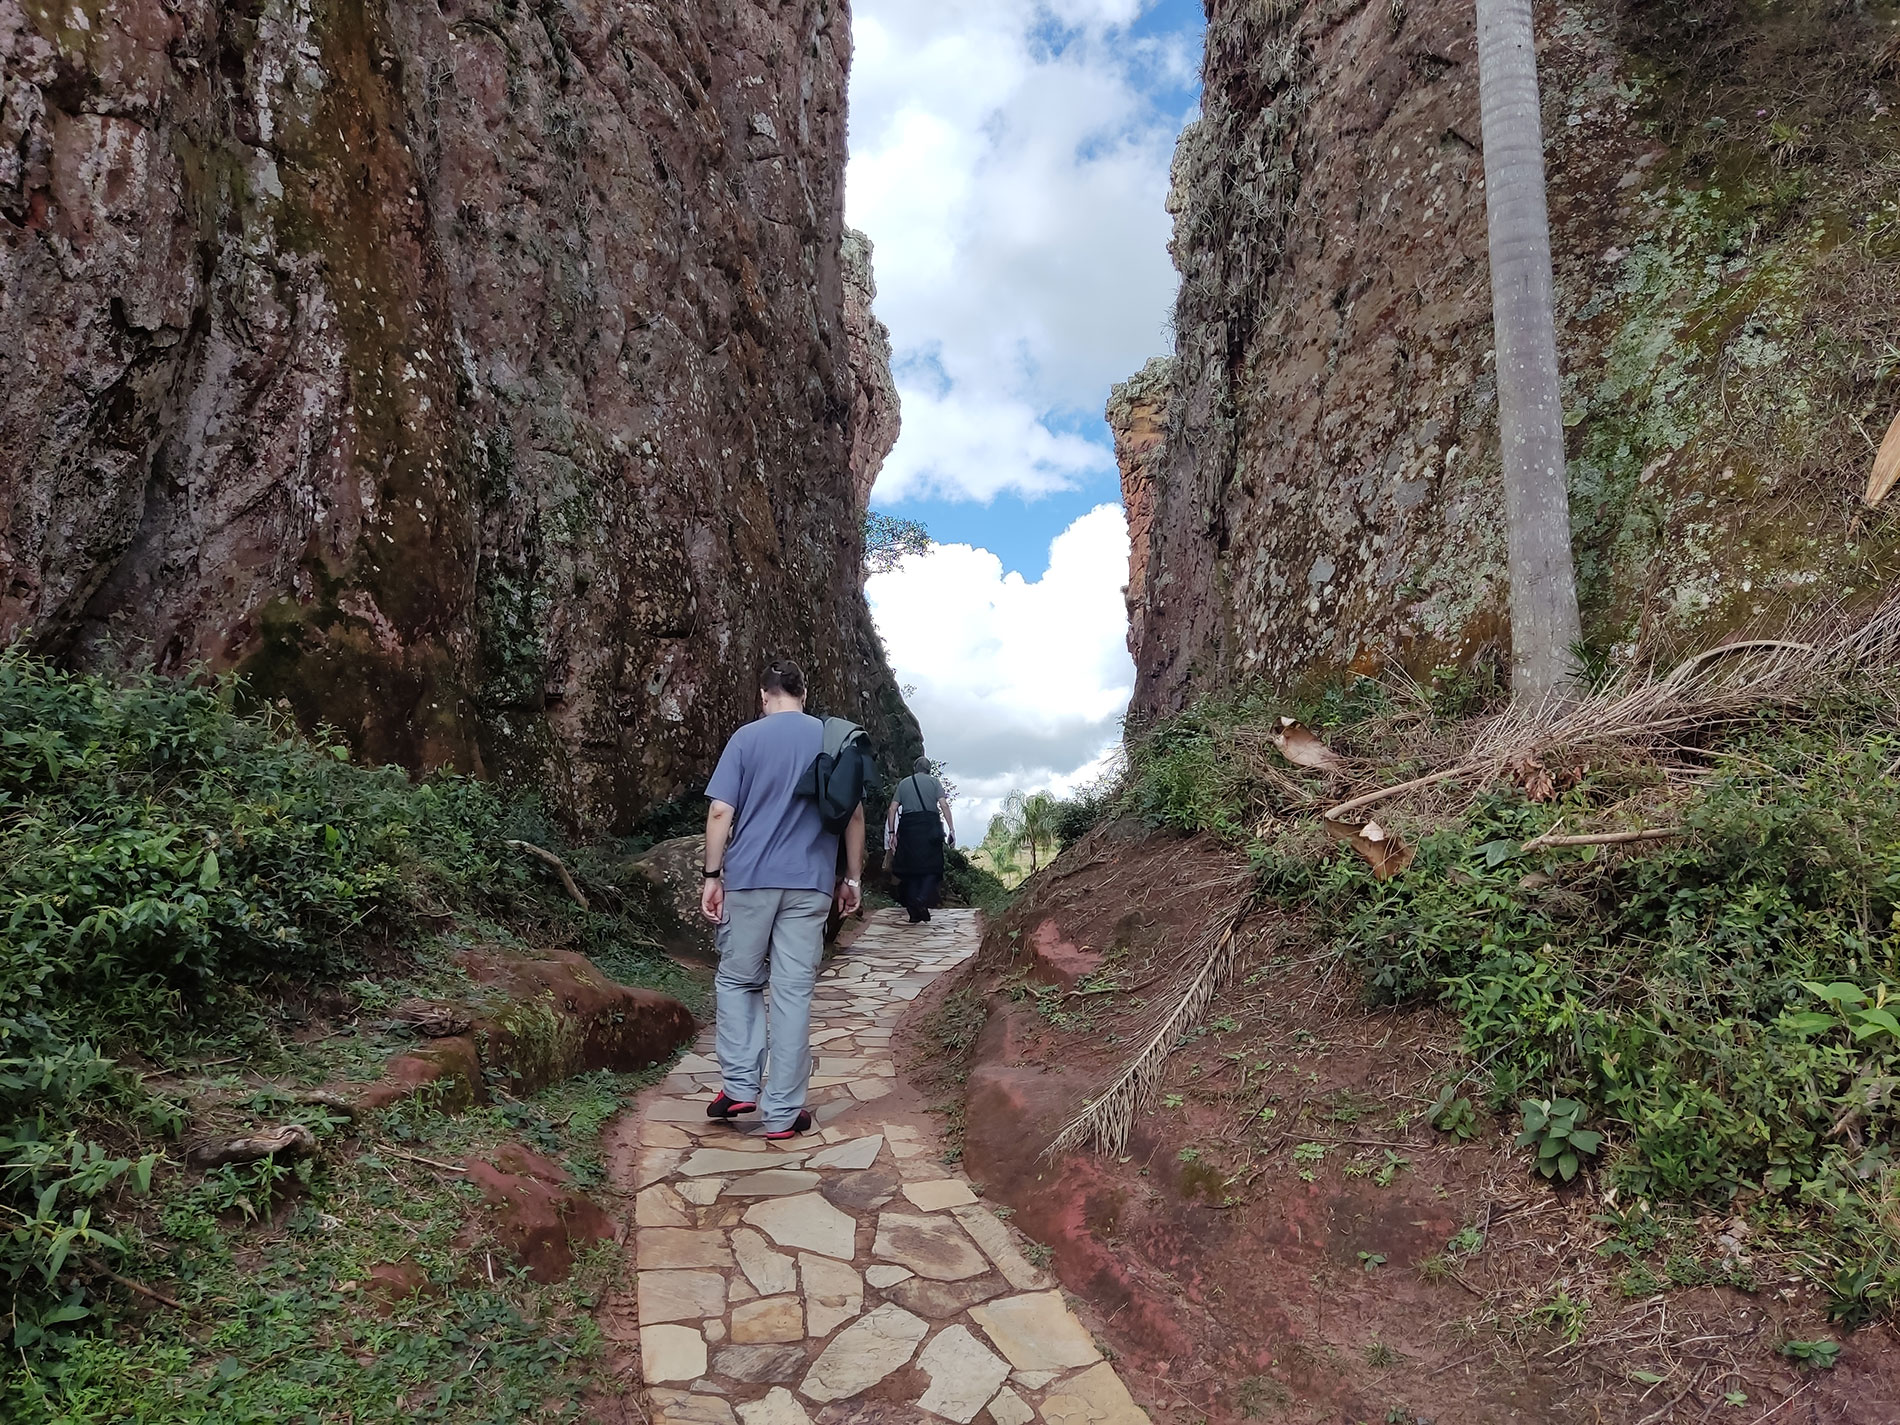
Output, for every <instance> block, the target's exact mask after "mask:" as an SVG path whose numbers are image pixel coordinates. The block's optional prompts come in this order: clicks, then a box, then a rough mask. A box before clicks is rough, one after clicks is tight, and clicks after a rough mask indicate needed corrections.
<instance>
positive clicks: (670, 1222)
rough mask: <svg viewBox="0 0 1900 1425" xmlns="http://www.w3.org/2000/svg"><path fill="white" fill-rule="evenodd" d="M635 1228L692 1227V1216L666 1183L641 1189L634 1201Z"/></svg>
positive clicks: (678, 1196)
mask: <svg viewBox="0 0 1900 1425" xmlns="http://www.w3.org/2000/svg"><path fill="white" fill-rule="evenodd" d="M633 1225H634V1226H635V1227H691V1226H692V1225H693V1218H692V1214H691V1213H690V1212H689V1211H688V1210H687V1207H686V1204H685V1203H684V1202H683V1201H682V1200H681V1199H680V1195H679V1194H678V1193H676V1192H674V1191H673V1189H672V1188H670V1187H668V1186H667V1185H666V1184H665V1183H655V1184H654V1185H653V1186H652V1187H649V1188H641V1189H640V1191H639V1193H638V1194H636V1195H635V1197H634V1199H633Z"/></svg>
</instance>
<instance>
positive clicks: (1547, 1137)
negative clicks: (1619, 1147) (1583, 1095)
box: [1517, 1098, 1603, 1182]
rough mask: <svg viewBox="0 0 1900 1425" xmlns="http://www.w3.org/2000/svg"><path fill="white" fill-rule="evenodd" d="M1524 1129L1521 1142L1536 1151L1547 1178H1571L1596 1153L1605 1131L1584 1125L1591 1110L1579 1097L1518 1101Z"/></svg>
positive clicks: (1519, 1143) (1567, 1179) (1525, 1146)
mask: <svg viewBox="0 0 1900 1425" xmlns="http://www.w3.org/2000/svg"><path fill="white" fill-rule="evenodd" d="M1518 1111H1519V1112H1520V1113H1522V1114H1523V1115H1524V1131H1523V1132H1522V1133H1520V1134H1518V1135H1517V1146H1518V1147H1520V1148H1531V1149H1534V1150H1535V1151H1536V1163H1537V1171H1538V1172H1540V1173H1542V1174H1543V1175H1544V1176H1545V1177H1547V1178H1562V1179H1563V1180H1564V1181H1565V1182H1569V1181H1570V1180H1571V1179H1572V1178H1574V1177H1575V1176H1576V1175H1577V1169H1578V1168H1579V1167H1580V1166H1582V1163H1583V1159H1584V1158H1586V1157H1595V1156H1596V1153H1597V1150H1598V1149H1599V1148H1601V1147H1602V1146H1603V1135H1602V1134H1601V1133H1598V1132H1596V1131H1594V1130H1592V1129H1589V1128H1585V1127H1583V1126H1582V1124H1583V1120H1584V1118H1585V1116H1586V1115H1587V1114H1588V1112H1589V1110H1588V1109H1586V1108H1585V1107H1584V1106H1583V1105H1582V1104H1580V1103H1578V1102H1577V1101H1576V1100H1575V1099H1569V1098H1530V1099H1525V1100H1524V1101H1523V1102H1522V1103H1520V1104H1519V1105H1518Z"/></svg>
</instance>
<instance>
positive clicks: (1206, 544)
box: [1109, 0, 1900, 716]
mask: <svg viewBox="0 0 1900 1425" xmlns="http://www.w3.org/2000/svg"><path fill="white" fill-rule="evenodd" d="M1884 13H1885V12H1884V11H1883V12H1882V15H1884ZM1537 19H1538V25H1539V34H1540V55H1539V60H1540V66H1541V70H1542V78H1543V85H1544V100H1545V102H1544V127H1545V133H1546V138H1547V141H1548V160H1549V168H1550V194H1551V219H1552V227H1553V243H1554V248H1555V254H1556V266H1557V272H1556V276H1557V287H1558V302H1559V322H1560V331H1559V344H1560V348H1561V351H1562V355H1563V364H1564V372H1565V380H1566V393H1565V404H1566V410H1567V412H1568V413H1569V417H1570V419H1571V421H1572V422H1573V424H1572V427H1571V430H1570V436H1569V454H1570V458H1571V466H1570V484H1571V497H1572V522H1573V527H1574V530H1575V534H1576V539H1577V548H1578V560H1579V578H1580V583H1581V593H1582V597H1583V603H1584V614H1585V631H1586V636H1587V638H1588V639H1589V640H1590V641H1591V642H1592V643H1593V644H1594V645H1595V646H1596V647H1597V648H1598V649H1599V650H1601V651H1602V652H1604V653H1605V654H1607V655H1609V656H1611V657H1612V658H1620V659H1625V660H1627V659H1633V658H1639V657H1647V656H1649V655H1650V654H1651V653H1654V652H1657V651H1659V650H1661V651H1666V650H1668V649H1670V648H1671V647H1680V646H1687V645H1695V646H1701V645H1703V644H1706V643H1708V642H1713V641H1715V640H1716V639H1718V638H1719V637H1721V636H1722V635H1724V634H1728V633H1731V632H1734V631H1738V630H1743V629H1749V628H1761V629H1764V630H1767V631H1769V632H1774V631H1778V630H1779V628H1780V627H1781V626H1782V625H1783V624H1784V623H1785V621H1786V620H1787V618H1788V616H1789V614H1790V613H1791V611H1793V610H1797V609H1802V608H1806V607H1810V606H1812V605H1815V604H1817V603H1819V604H1827V603H1829V602H1831V601H1833V600H1835V599H1839V600H1842V601H1844V602H1845V603H1846V604H1848V605H1849V606H1853V605H1856V604H1859V603H1862V602H1864V601H1866V600H1867V599H1869V598H1871V597H1872V596H1873V594H1874V593H1875V592H1876V591H1877V590H1878V588H1879V587H1880V586H1881V584H1882V583H1883V582H1884V581H1885V579H1887V578H1888V577H1890V576H1891V575H1892V574H1893V572H1894V571H1895V568H1896V566H1897V563H1900V561H1897V560H1896V552H1897V551H1900V524H1896V521H1895V517H1894V516H1893V515H1892V513H1890V512H1888V511H1886V510H1885V509H1884V508H1883V510H1881V511H1877V512H1875V513H1873V514H1872V515H1869V514H1868V513H1867V512H1865V511H1864V510H1863V509H1862V508H1861V506H1860V503H1859V498H1858V497H1859V495H1860V492H1861V489H1862V487H1863V485H1864V483H1865V481H1866V471H1867V464H1868V462H1869V460H1870V459H1871V457H1872V453H1873V445H1874V444H1877V443H1878V440H1879V436H1880V433H1881V431H1882V430H1883V429H1884V428H1885V426H1886V424H1887V422H1889V421H1890V420H1891V419H1892V418H1893V417H1894V414H1895V411H1896V408H1900V387H1897V386H1896V385H1895V383H1894V380H1893V378H1892V376H1891V375H1890V373H1889V371H1888V368H1887V366H1886V365H1884V364H1883V363H1884V360H1885V358H1884V357H1882V355H1881V352H1882V351H1883V350H1884V346H1883V342H1884V340H1885V338H1884V337H1883V336H1882V335H1881V332H1882V331H1883V330H1884V325H1883V324H1884V323H1885V322H1886V320H1887V316H1888V314H1890V313H1891V312H1892V311H1893V310H1894V306H1895V303H1896V301H1900V261H1896V257H1900V248H1896V246H1895V240H1894V233H1895V229H1894V226H1893V219H1892V215H1891V212H1890V210H1889V209H1888V208H1887V207H1884V206H1883V204H1885V203H1886V199H1887V195H1888V194H1889V193H1890V192H1891V189H1892V186H1893V179H1894V175H1895V174H1896V172H1900V136H1896V134H1895V131H1894V127H1893V122H1892V118H1891V115H1890V107H1891V106H1892V105H1893V104H1894V103H1895V102H1896V100H1900V89H1897V88H1896V84H1900V78H1897V77H1896V72H1895V70H1894V67H1893V64H1892V60H1891V49H1890V46H1889V37H1890V34H1891V31H1890V28H1889V27H1888V24H1887V21H1886V20H1885V19H1884V18H1880V17H1877V16H1876V15H1875V14H1874V13H1873V12H1872V11H1853V12H1848V11H1843V10H1840V9H1839V8H1838V7H1827V6H1821V5H1807V4H1803V5H1793V6H1778V7H1751V6H1745V5H1742V4H1739V3H1734V0H1695V3H1690V4H1671V5H1663V4H1651V3H1641V4H1623V5H1611V4H1609V3H1607V0H1578V2H1577V3H1564V4H1545V5H1540V6H1539V7H1538V10H1537ZM1202 110H1203V111H1202V115H1201V117H1200V118H1199V119H1198V120H1197V121H1196V122H1195V123H1194V124H1192V125H1190V126H1189V128H1188V130H1187V131H1186V133H1185V134H1184V135H1183V137H1182V139H1181V143H1180V147H1179V150H1178V152H1177V155H1176V158H1175V166H1174V186H1173V192H1172V195H1171V198H1170V201H1169V206H1170V209H1171V211H1172V212H1173V213H1174V215H1175V233H1174V241H1173V253H1174V257H1175V262H1176V265H1177V266H1178V267H1179V268H1180V270H1181V273H1182V279H1183V280H1182V287H1181V292H1180V297H1179V301H1178V305H1177V308H1176V314H1175V330H1176V332H1177V334H1178V335H1177V341H1176V347H1175V351H1174V356H1173V362H1174V371H1173V383H1174V389H1173V393H1172V396H1171V398H1170V403H1169V405H1168V407H1167V412H1166V416H1165V421H1164V424H1165V428H1166V436H1165V440H1164V441H1162V443H1161V444H1160V445H1159V446H1158V447H1157V446H1156V445H1155V444H1153V437H1152V436H1150V435H1149V434H1148V432H1149V431H1150V430H1151V429H1152V426H1153V424H1154V422H1155V419H1156V418H1155V416H1154V415H1153V413H1152V411H1151V409H1150V406H1149V403H1148V401H1147V400H1146V399H1145V397H1146V392H1147V391H1150V390H1152V389H1153V382H1152V381H1151V380H1150V378H1149V373H1146V372H1145V373H1144V374H1143V378H1142V381H1141V383H1140V388H1139V389H1140V391H1141V392H1142V394H1143V397H1144V399H1132V396H1133V395H1134V393H1133V392H1123V393H1120V394H1118V396H1117V398H1116V400H1115V401H1112V402H1111V403H1110V410H1109V417H1110V420H1111V423H1112V424H1114V425H1115V426H1116V427H1117V430H1118V447H1119V449H1120V452H1121V455H1122V461H1123V471H1124V495H1125V501H1126V504H1127V507H1128V509H1129V511H1130V516H1131V523H1135V524H1139V525H1140V526H1141V527H1142V529H1143V530H1144V531H1145V536H1144V535H1140V534H1138V536H1137V553H1136V555H1135V559H1134V565H1133V568H1132V570H1131V583H1130V600H1131V606H1132V608H1133V611H1134V629H1133V632H1132V634H1131V639H1130V642H1131V646H1132V647H1133V648H1134V649H1135V650H1136V668H1137V683H1136V690H1135V699H1134V710H1135V712H1136V714H1137V715H1138V716H1140V715H1143V714H1153V713H1157V712H1167V711H1171V710H1174V709H1177V708H1179V707H1180V706H1182V705H1183V704H1184V703H1185V702H1187V701H1190V700H1191V699H1192V698H1193V697H1195V696H1197V695H1198V694H1201V693H1204V692H1207V691H1209V690H1211V689H1215V688H1219V687H1223V686H1226V685H1229V684H1231V683H1233V682H1234V681H1236V680H1240V679H1245V678H1249V677H1265V678H1268V679H1271V680H1274V681H1277V682H1281V683H1285V682H1290V681H1296V680H1298V679H1301V678H1303V677H1306V676H1308V675H1312V674H1325V673H1329V672H1336V671H1338V670H1343V669H1346V668H1354V669H1358V670H1360V671H1376V670H1377V669H1379V668H1380V667H1382V666H1383V665H1384V664H1385V662H1386V661H1387V659H1388V658H1391V657H1396V658H1397V659H1398V661H1399V662H1400V663H1401V664H1403V665H1404V666H1406V667H1408V668H1409V669H1410V670H1411V671H1412V672H1414V673H1415V674H1420V675H1423V674H1427V673H1429V672H1430V671H1431V670H1432V668H1433V667H1435V666H1437V665H1439V664H1442V663H1446V662H1454V661H1458V660H1465V661H1471V660H1475V659H1480V658H1483V657H1485V656H1486V655H1487V652H1489V653H1490V654H1492V655H1493V656H1495V655H1496V654H1498V653H1501V651H1502V648H1503V645H1504V644H1505V642H1506V641H1507V640H1508V637H1509V630H1508V627H1507V626H1506V622H1505V597H1504V589H1503V585H1502V582H1501V581H1502V577H1503V559H1504V553H1503V549H1504V545H1503V530H1502V496H1501V493H1500V490H1499V484H1498V464H1497V434H1496V417H1495V401H1496V395H1495V389H1494V385H1493V380H1492V376H1491V372H1490V366H1489V363H1490V360H1491V352H1490V346H1491V337H1490V286H1489V283H1490V277H1489V265H1488V260H1487V248H1486V220H1485V200H1484V190H1483V165H1482V161H1481V155H1480V153H1479V148H1478V132H1479V131H1478V94H1477V64H1476V54H1475V40H1474V34H1473V21H1472V11H1471V7H1470V5H1469V4H1460V3H1452V0H1413V3H1409V4H1403V5H1401V4H1393V5H1359V6H1352V5H1337V4H1322V3H1319V0H1294V3H1287V4H1257V3H1252V0H1246V3H1242V2H1241V0H1222V3H1218V4H1214V5H1211V6H1210V8H1209V26H1208V34H1207V59H1206V85H1205V91H1204V96H1203V104H1202ZM1150 370H1151V371H1152V370H1153V368H1150Z"/></svg>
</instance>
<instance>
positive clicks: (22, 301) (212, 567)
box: [0, 0, 918, 825]
mask: <svg viewBox="0 0 1900 1425" xmlns="http://www.w3.org/2000/svg"><path fill="white" fill-rule="evenodd" d="M0 49H3V51H4V55H5V82H6V90H5V97H4V108H3V109H0V215H3V216H4V220H5V221H4V237H5V249H4V256H3V257H0V263H3V264H4V266H3V267H0V637H6V638H13V637H18V636H20V635H21V634H23V633H29V636H30V637H31V639H32V640H33V642H34V643H36V644H37V645H39V646H41V647H43V648H49V649H52V650H55V651H58V652H60V653H61V654H62V655H63V656H66V657H70V658H72V659H75V660H81V661H88V662H95V663H97V662H117V661H138V660H141V659H146V658H149V659H152V660H154V661H156V663H157V665H158V666H159V667H160V668H161V669H163V670H167V671H176V670H181V669H184V668H186V667H188V666H190V665H192V664H193V663H200V662H202V663H205V664H209V665H210V666H212V667H215V668H238V669H241V670H243V671H244V672H246V673H247V674H248V675H249V676H250V678H251V680H252V683H253V686H254V687H255V688H256V689H257V690H258V691H259V692H260V693H262V694H263V695H265V696H268V697H274V698H275V697H281V698H283V699H286V700H287V701H288V702H289V703H290V705H291V706H292V707H294V708H295V709H296V710H297V712H298V713H299V715H300V716H301V717H302V718H304V719H305V720H306V721H307V722H311V723H315V722H317V721H326V722H329V723H332V724H334V725H336V726H337V727H339V728H341V729H343V730H344V731H345V732H346V733H347V734H348V735H349V737H350V738H351V739H352V740H353V741H354V742H355V743H356V745H357V746H358V747H359V748H360V750H361V751H362V752H363V753H364V754H365V755H367V756H369V757H372V758H376V759H381V760H393V761H398V762H402V763H405V764H408V765H410V766H415V767H426V766H435V765H444V764H446V765H452V766H459V767H467V768H475V769H481V770H486V771H488V772H490V773H491V774H495V775H499V776H502V777H505V778H511V779H517V780H521V781H525V782H527V783H530V784H533V785H538V786H541V787H543V788H546V789H547V790H548V791H549V793H550V795H551V797H552V799H553V800H554V801H555V802H556V804H557V805H559V806H560V807H561V808H563V809H564V810H565V811H566V812H567V813H568V814H570V815H571V816H572V817H574V818H575V819H576V820H578V821H580V822H582V823H587V824H597V825H598V824H612V823H624V822H625V821H627V820H628V819H630V818H631V817H633V816H634V815H636V814H637V813H638V811H639V810H640V809H641V808H642V807H643V806H645V805H646V804H648V803H650V802H652V801H654V800H657V799H661V798H664V797H667V796H670V795H674V794H676V793H679V792H682V791H686V790H690V789H692V787H693V785H694V782H695V780H696V778H697V777H698V776H699V775H700V774H701V773H702V772H703V771H704V769H705V767H706V765H707V763H708V761H709V759H710V757H711V756H712V754H713V753H714V752H716V750H717V747H718V745H719V743H720V741H721V739H722V738H723V737H724V735H725V734H726V733H727V732H728V731H729V730H730V729H731V727H732V726H733V725H734V724H735V723H736V722H738V721H741V720H743V719H744V718H746V717H748V716H751V715H753V714H754V713H755V711H756V707H755V698H756V694H755V692H754V689H755V687H756V680H757V672H758V669H759V667H760V666H761V664H762V661H763V660H764V659H765V658H767V657H769V656H771V655H772V654H774V653H779V652H784V653H789V654H791V655H793V656H797V657H799V658H800V659H801V660H803V661H805V662H807V663H808V664H809V665H810V666H811V668H812V669H813V671H814V675H815V695H816V697H815V701H816V702H817V703H819V704H823V705H824V706H825V707H826V708H827V709H829V710H835V711H839V712H844V713H847V714H850V715H853V716H855V717H856V718H858V720H860V721H863V722H865V723H867V725H869V726H870V727H871V728H872V730H873V734H874V736H875V737H877V739H878V740H879V741H880V743H881V744H882V745H883V747H884V748H885V749H886V750H887V751H888V753H889V754H890V756H891V757H892V759H893V761H894V762H895V761H898V760H902V759H907V758H908V757H910V756H911V755H914V753H915V752H916V751H917V750H918V746H917V743H918V737H917V731H916V725H915V723H914V721H912V720H911V718H910V716H909V713H908V712H907V711H906V710H905V709H904V707H903V703H902V699H901V698H900V697H899V695H898V693H897V691H896V689H895V686H894V683H893V680H892V678H891V676H890V673H889V670H888V669H887V668H886V667H885V665H884V661H883V657H882V654H881V652H880V651H879V647H878V643H877V640H876V637H875V634H874V631H873V629H872V627H871V623H870V618H869V614H868V611H867V609H866V607H865V604H864V601H863V597H862V592H861V571H860V564H861V546H862V535H861V517H862V508H863V507H862V498H861V495H860V493H859V490H858V488H857V487H858V486H861V485H868V478H867V476H866V473H865V472H866V470H867V469H869V470H870V471H871V472H872V473H873V474H874V473H875V465H876V462H877V461H878V460H880V459H881V458H882V454H883V452H884V451H885V450H887V449H888V448H889V443H890V439H891V434H892V432H893V431H894V424H895V419H896V413H895V411H894V409H889V408H888V407H887V406H886V405H885V404H884V403H885V402H886V400H887V395H888V389H889V388H888V376H887V375H886V376H885V378H884V380H885V384H880V383H879V381H878V379H877V377H878V362H879V361H880V359H881V356H880V354H879V352H878V350H877V348H876V346H875V334H876V330H877V329H876V326H875V323H874V320H872V319H870V317H869V312H868V282H869V277H868V270H867V271H865V272H864V273H863V274H862V275H860V276H858V277H856V278H855V279H853V281H854V282H855V284H856V288H857V290H858V291H859V292H860V305H862V306H863V307H864V308H865V310H863V311H862V312H860V313H859V314H858V319H857V320H856V321H855V322H851V321H848V320H847V275H846V264H845V261H844V258H843V247H844V229H843V222H842V173H843V163H844V156H845V130H844V100H845V72H846V66H847V63H848V60H849V50H850V13H849V9H848V7H847V5H846V4H845V3H844V0H782V3H771V4H761V3H756V0H710V3H690V4H689V3H686V0H660V3H648V4H628V3H620V0H567V3H554V0H424V3H419V4H395V3H390V0H247V3H241V4H212V3H209V0H61V3H60V4H58V5H54V4H52V3H49V0H0ZM866 257H867V260H868V254H866ZM854 337H855V338H856V339H857V340H856V343H855V344H854ZM29 631H30V632H29Z"/></svg>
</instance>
